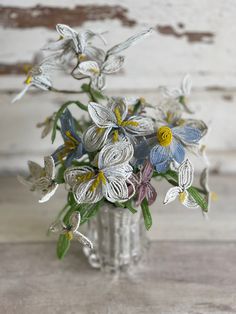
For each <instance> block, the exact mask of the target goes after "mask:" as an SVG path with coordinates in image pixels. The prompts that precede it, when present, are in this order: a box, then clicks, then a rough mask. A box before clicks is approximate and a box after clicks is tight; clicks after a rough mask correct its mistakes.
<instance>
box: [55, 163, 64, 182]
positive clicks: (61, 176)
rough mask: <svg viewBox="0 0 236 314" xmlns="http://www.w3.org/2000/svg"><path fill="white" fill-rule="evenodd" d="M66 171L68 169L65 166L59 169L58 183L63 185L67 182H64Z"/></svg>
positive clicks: (56, 179)
mask: <svg viewBox="0 0 236 314" xmlns="http://www.w3.org/2000/svg"><path fill="white" fill-rule="evenodd" d="M65 170H66V168H65V167H64V166H61V167H60V168H59V169H58V172H57V176H56V178H55V181H56V183H58V184H62V183H64V182H65V180H64V172H65Z"/></svg>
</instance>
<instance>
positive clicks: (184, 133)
mask: <svg viewBox="0 0 236 314" xmlns="http://www.w3.org/2000/svg"><path fill="white" fill-rule="evenodd" d="M172 133H173V135H174V136H175V137H177V138H178V139H180V140H181V141H183V142H184V143H190V144H191V143H197V142H198V141H199V140H200V139H201V131H200V130H198V129H195V128H192V127H190V126H177V127H174V128H172Z"/></svg>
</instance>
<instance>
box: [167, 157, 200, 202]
mask: <svg viewBox="0 0 236 314" xmlns="http://www.w3.org/2000/svg"><path fill="white" fill-rule="evenodd" d="M178 171H179V173H178V182H179V186H175V187H173V188H170V189H169V191H168V192H167V193H166V196H165V200H164V204H168V203H170V202H173V201H174V200H175V199H176V197H177V196H179V200H180V202H181V203H182V204H183V205H184V206H186V207H189V208H197V207H198V204H197V203H196V201H195V200H194V199H193V198H192V197H191V195H190V194H189V193H188V191H187V189H188V188H189V187H190V186H191V185H192V183H193V173H194V169H193V166H192V164H191V162H190V161H189V160H188V159H186V160H185V161H183V162H182V164H181V165H180V166H179V169H178Z"/></svg>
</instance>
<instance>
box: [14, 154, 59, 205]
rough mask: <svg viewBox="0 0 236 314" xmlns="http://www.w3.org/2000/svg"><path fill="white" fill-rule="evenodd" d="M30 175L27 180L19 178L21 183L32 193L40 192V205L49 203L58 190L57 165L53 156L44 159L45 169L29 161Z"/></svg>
mask: <svg viewBox="0 0 236 314" xmlns="http://www.w3.org/2000/svg"><path fill="white" fill-rule="evenodd" d="M28 167H29V171H30V175H29V176H28V177H27V178H23V177H18V178H19V181H20V182H21V183H23V184H24V185H26V186H28V187H29V188H30V190H31V191H36V192H39V193H40V195H41V198H40V200H39V203H44V202H47V201H48V200H49V199H50V198H51V197H52V196H53V194H54V193H55V192H56V189H57V188H58V184H57V183H55V181H54V179H55V164H54V160H53V158H52V157H51V156H47V157H44V168H43V167H41V166H40V165H38V164H37V163H35V162H33V161H28Z"/></svg>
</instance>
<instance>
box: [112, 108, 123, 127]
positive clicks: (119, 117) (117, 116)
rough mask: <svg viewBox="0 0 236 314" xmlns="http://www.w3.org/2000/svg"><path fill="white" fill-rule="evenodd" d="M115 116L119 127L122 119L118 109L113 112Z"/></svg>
mask: <svg viewBox="0 0 236 314" xmlns="http://www.w3.org/2000/svg"><path fill="white" fill-rule="evenodd" d="M114 113H115V116H116V121H117V124H118V125H121V123H122V117H121V113H120V109H119V107H116V108H115V110H114Z"/></svg>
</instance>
